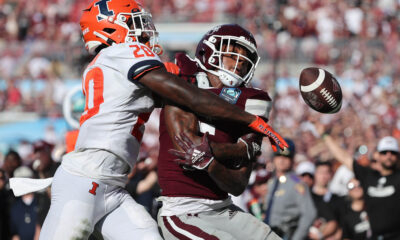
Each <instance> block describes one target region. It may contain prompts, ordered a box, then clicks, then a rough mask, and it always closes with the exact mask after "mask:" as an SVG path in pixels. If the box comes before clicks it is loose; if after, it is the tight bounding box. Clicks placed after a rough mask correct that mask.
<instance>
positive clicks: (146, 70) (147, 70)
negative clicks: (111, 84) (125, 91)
mask: <svg viewBox="0 0 400 240" xmlns="http://www.w3.org/2000/svg"><path fill="white" fill-rule="evenodd" d="M160 67H161V66H154V67H152V68H149V69H145V70H143V72H141V73H139V74H138V75H136V76H135V77H133V80H136V79H138V78H139V77H140V76H142V75H143V74H144V73H147V72H149V71H151V70H153V69H157V68H160Z"/></svg>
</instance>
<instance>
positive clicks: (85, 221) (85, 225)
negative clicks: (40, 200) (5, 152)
mask: <svg viewBox="0 0 400 240" xmlns="http://www.w3.org/2000/svg"><path fill="white" fill-rule="evenodd" d="M94 228H96V230H97V231H99V232H100V233H101V234H102V235H103V238H104V239H105V240H107V239H111V240H114V239H115V240H117V239H118V240H125V239H145V240H153V239H157V240H158V239H162V238H161V236H160V234H159V232H158V228H157V223H156V222H155V221H154V220H153V219H152V217H151V216H150V214H149V213H148V212H147V211H146V210H145V209H144V207H143V206H141V205H140V204H138V203H136V202H135V200H133V198H132V197H131V196H130V195H129V193H128V192H127V191H126V190H124V189H123V188H121V187H118V186H112V185H107V184H104V183H102V182H101V181H99V180H97V179H91V178H87V177H81V176H76V175H72V174H70V173H68V172H67V171H65V170H64V169H63V168H62V167H59V168H58V170H57V172H56V174H55V176H54V179H53V183H52V187H51V206H50V210H49V213H48V214H47V217H46V220H45V222H44V224H43V227H42V230H41V233H40V238H39V239H40V240H64V239H65V240H71V239H79V240H81V239H87V238H88V237H89V235H90V234H91V233H92V232H93V230H94Z"/></svg>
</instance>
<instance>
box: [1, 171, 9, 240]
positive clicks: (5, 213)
mask: <svg viewBox="0 0 400 240" xmlns="http://www.w3.org/2000/svg"><path fill="white" fill-rule="evenodd" d="M10 200H11V196H10V192H9V191H8V190H7V188H6V173H5V171H4V170H3V169H0V206H1V208H0V239H4V240H8V239H10V220H9V218H10V213H9V208H10Z"/></svg>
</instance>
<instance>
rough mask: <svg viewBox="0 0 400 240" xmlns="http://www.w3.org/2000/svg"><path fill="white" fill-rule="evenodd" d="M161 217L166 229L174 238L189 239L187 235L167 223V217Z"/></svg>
mask: <svg viewBox="0 0 400 240" xmlns="http://www.w3.org/2000/svg"><path fill="white" fill-rule="evenodd" d="M162 218H163V222H164V226H165V227H166V228H167V229H168V231H169V232H170V233H171V234H172V235H174V236H175V237H176V238H178V239H180V240H191V239H190V238H189V237H187V236H185V235H183V234H182V233H179V232H177V231H175V230H174V228H173V227H172V226H171V224H169V222H168V220H167V217H162Z"/></svg>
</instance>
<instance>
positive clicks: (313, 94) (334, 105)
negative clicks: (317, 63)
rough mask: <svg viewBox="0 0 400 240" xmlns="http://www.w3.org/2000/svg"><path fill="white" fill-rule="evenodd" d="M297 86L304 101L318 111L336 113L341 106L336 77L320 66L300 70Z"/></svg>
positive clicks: (340, 93)
mask: <svg viewBox="0 0 400 240" xmlns="http://www.w3.org/2000/svg"><path fill="white" fill-rule="evenodd" d="M299 87H300V92H301V96H302V97H303V99H304V101H305V102H306V103H307V105H308V106H310V107H311V108H312V109H314V110H315V111H318V112H320V113H336V112H338V111H339V110H340V108H341V107H342V90H341V88H340V85H339V83H338V81H337V80H336V78H335V77H334V76H333V75H332V74H331V73H330V72H328V71H326V70H324V69H321V68H315V67H310V68H305V69H303V70H302V71H301V74H300V81H299Z"/></svg>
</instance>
